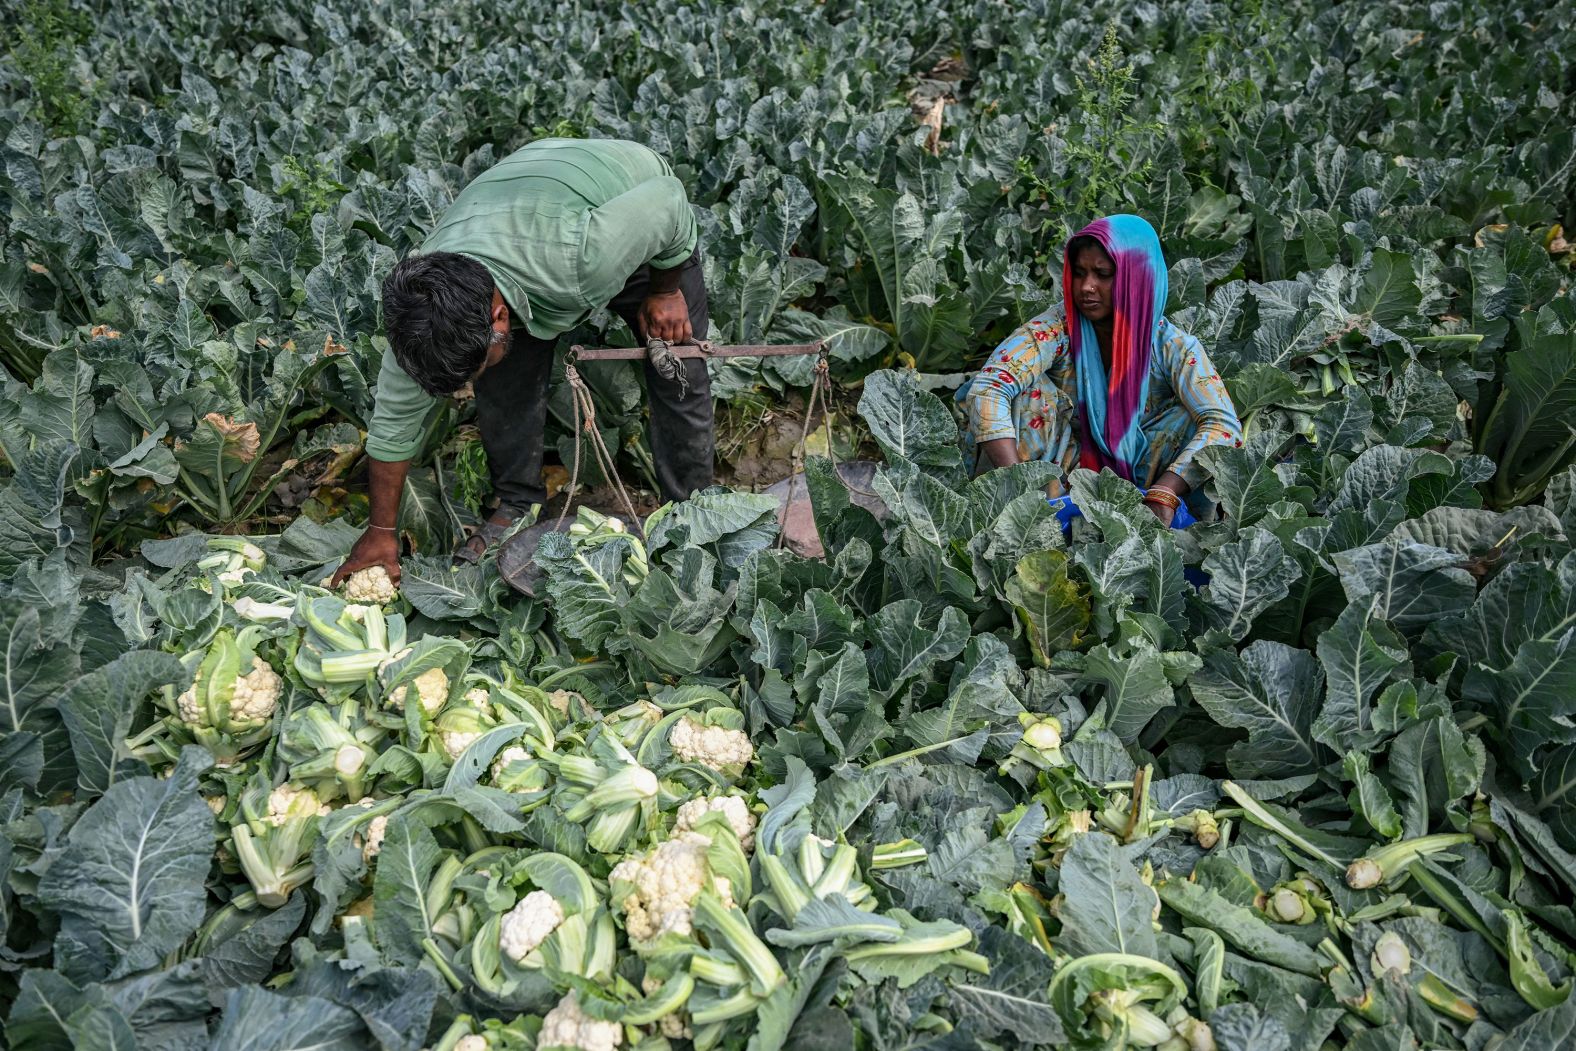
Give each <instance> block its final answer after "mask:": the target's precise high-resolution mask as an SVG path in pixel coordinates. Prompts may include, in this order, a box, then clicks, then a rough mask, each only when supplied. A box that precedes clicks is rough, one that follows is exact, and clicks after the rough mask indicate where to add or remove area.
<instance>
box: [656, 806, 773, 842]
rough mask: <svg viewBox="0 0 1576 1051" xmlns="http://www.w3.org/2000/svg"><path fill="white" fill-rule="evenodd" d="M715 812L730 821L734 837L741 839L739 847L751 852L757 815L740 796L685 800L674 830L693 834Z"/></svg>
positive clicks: (680, 808)
mask: <svg viewBox="0 0 1576 1051" xmlns="http://www.w3.org/2000/svg"><path fill="white" fill-rule="evenodd" d="M713 812H717V813H721V814H722V815H723V816H725V817H726V818H727V819H728V824H730V825H732V826H733V832H734V835H736V836H738V837H739V846H741V847H743V848H744V849H745V850H749V849H750V847H751V846H752V845H753V844H754V842H755V815H754V814H752V813H750V805H749V804H748V803H746V802H745V801H744V800H743V799H741V798H739V797H738V796H714V797H712V798H711V799H706V798H696V799H689V800H685V801H684V803H683V804H682V805H680V807H679V811H678V818H677V820H676V821H675V822H674V825H673V828H674V830H675V831H677V832H691V831H693V830H694V828H695V826H696V825H697V824H699V823H700V819H701V818H703V817H705V816H706V815H707V814H710V813H713Z"/></svg>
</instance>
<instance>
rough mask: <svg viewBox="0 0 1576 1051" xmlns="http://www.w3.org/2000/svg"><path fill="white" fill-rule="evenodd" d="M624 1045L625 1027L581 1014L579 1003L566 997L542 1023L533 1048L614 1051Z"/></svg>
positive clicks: (574, 997)
mask: <svg viewBox="0 0 1576 1051" xmlns="http://www.w3.org/2000/svg"><path fill="white" fill-rule="evenodd" d="M623 1041H624V1027H623V1026H621V1025H619V1024H618V1023H617V1022H602V1021H598V1020H597V1019H595V1018H591V1017H588V1016H587V1015H586V1014H585V1013H583V1012H582V1011H581V1010H580V1000H579V998H578V997H576V996H575V994H574V993H568V994H566V995H565V996H564V998H563V999H562V1000H560V1001H558V1006H557V1007H555V1008H553V1009H552V1010H551V1011H549V1012H547V1017H546V1018H543V1019H542V1032H541V1034H540V1035H538V1036H537V1038H536V1046H537V1047H539V1048H542V1049H544V1051H545V1049H547V1048H553V1047H567V1048H574V1049H575V1051H613V1049H614V1048H616V1047H618V1045H619V1044H621V1043H623Z"/></svg>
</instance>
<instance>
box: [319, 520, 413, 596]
mask: <svg viewBox="0 0 1576 1051" xmlns="http://www.w3.org/2000/svg"><path fill="white" fill-rule="evenodd" d="M372 566H382V567H383V569H384V570H385V571H386V572H387V573H388V575H389V579H390V580H392V581H393V582H394V583H395V584H398V583H399V534H398V533H395V532H394V531H392V530H389V529H374V528H372V527H371V526H368V527H367V531H366V532H365V533H362V534H361V539H359V540H357V541H356V543H355V546H353V547H352V548H351V549H350V555H349V556H348V557H347V558H346V559H345V564H344V565H342V566H340V567H339V568H338V569H337V570H335V571H334V577H333V579H332V580H331V581H329V586H330V587H336V588H337V587H339V585H340V584H341V583H343V582H344V580H345V578H346V577H348V576H350V574H352V573H354V572H356V571H357V570H359V569H370V568H371V567H372Z"/></svg>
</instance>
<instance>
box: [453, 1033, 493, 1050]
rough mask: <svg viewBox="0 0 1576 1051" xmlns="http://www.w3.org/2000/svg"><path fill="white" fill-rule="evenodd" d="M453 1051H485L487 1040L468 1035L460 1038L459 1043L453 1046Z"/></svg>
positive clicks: (472, 1034) (482, 1037) (471, 1034)
mask: <svg viewBox="0 0 1576 1051" xmlns="http://www.w3.org/2000/svg"><path fill="white" fill-rule="evenodd" d="M454 1051H487V1038H486V1037H485V1036H477V1035H476V1034H475V1033H469V1034H467V1035H465V1036H462V1037H460V1042H459V1043H457V1044H455V1045H454Z"/></svg>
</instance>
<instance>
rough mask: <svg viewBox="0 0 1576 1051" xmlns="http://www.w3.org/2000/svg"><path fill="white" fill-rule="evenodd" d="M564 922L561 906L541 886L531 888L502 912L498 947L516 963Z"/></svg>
mask: <svg viewBox="0 0 1576 1051" xmlns="http://www.w3.org/2000/svg"><path fill="white" fill-rule="evenodd" d="M563 922H564V907H563V906H562V905H560V904H558V901H557V900H556V899H555V898H554V897H553V896H552V895H551V894H549V893H547V891H545V890H533V891H532V892H531V893H529V894H527V895H526V896H525V897H523V898H521V899H520V900H519V901H517V902H515V905H514V908H512V909H510V910H509V911H508V912H506V913H504V917H503V922H502V923H501V924H500V926H499V928H498V948H499V949H500V950H501V951H502V952H503V954H504V955H505V956H507V957H509V959H511V960H513V961H514V962H515V963H520V962H522V961H524V959H525V958H526V957H527V956H529V955H531V953H533V952H535V951H536V949H537V947H538V946H540V945H541V944H542V943H543V942H545V941H546V940H547V939H548V936H549V935H551V934H552V933H553V932H554V931H556V930H557V929H558V925H559V924H560V923H563Z"/></svg>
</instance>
